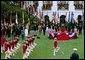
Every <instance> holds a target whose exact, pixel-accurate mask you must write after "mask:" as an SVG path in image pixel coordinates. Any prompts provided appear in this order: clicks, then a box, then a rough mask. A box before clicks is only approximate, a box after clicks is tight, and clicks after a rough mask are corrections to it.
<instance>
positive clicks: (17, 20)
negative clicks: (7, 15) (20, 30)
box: [16, 12, 18, 24]
mask: <svg viewBox="0 0 85 60" xmlns="http://www.w3.org/2000/svg"><path fill="white" fill-rule="evenodd" d="M16 24H18V16H17V12H16Z"/></svg>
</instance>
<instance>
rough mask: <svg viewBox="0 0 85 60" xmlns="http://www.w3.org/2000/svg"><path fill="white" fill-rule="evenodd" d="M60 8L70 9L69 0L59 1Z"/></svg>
mask: <svg viewBox="0 0 85 60" xmlns="http://www.w3.org/2000/svg"><path fill="white" fill-rule="evenodd" d="M57 5H58V10H68V1H57Z"/></svg>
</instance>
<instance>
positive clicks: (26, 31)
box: [25, 28, 28, 38]
mask: <svg viewBox="0 0 85 60" xmlns="http://www.w3.org/2000/svg"><path fill="white" fill-rule="evenodd" d="M27 36H28V29H27V28H25V38H27Z"/></svg>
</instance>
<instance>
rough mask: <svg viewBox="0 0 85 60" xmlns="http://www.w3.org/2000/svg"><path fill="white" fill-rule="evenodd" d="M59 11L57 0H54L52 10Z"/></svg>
mask: <svg viewBox="0 0 85 60" xmlns="http://www.w3.org/2000/svg"><path fill="white" fill-rule="evenodd" d="M55 11H57V1H53V4H52V12H55Z"/></svg>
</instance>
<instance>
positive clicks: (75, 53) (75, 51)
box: [70, 48, 79, 60]
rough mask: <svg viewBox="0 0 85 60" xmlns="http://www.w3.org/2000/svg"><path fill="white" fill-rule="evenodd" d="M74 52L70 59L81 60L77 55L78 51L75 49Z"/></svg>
mask: <svg viewBox="0 0 85 60" xmlns="http://www.w3.org/2000/svg"><path fill="white" fill-rule="evenodd" d="M73 50H74V51H73V53H72V55H71V56H70V59H72V60H76V59H79V55H78V54H77V49H76V48H74V49H73Z"/></svg>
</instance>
